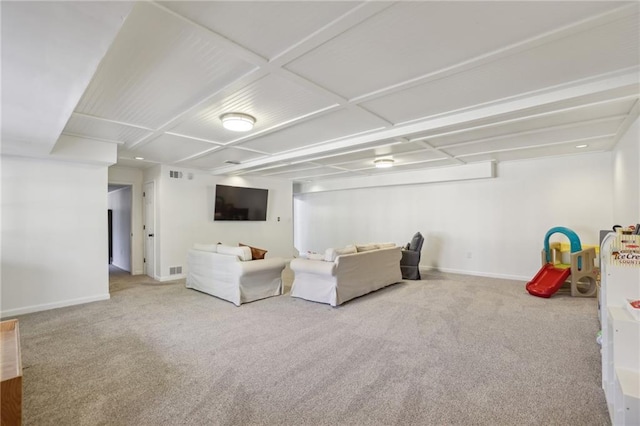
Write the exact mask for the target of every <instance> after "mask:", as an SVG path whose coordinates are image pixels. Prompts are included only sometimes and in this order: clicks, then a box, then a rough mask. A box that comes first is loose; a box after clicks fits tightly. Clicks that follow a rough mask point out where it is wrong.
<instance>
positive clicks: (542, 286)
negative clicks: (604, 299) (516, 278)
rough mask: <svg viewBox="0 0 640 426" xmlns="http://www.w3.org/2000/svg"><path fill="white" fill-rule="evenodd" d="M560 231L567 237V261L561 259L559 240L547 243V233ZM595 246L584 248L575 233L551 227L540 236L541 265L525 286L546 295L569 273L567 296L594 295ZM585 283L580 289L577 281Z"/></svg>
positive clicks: (562, 281)
mask: <svg viewBox="0 0 640 426" xmlns="http://www.w3.org/2000/svg"><path fill="white" fill-rule="evenodd" d="M555 233H560V234H563V235H565V236H566V237H567V238H569V242H570V246H571V256H570V259H571V260H570V262H571V263H570V264H564V263H562V244H561V243H552V244H549V237H551V235H553V234H555ZM595 262H596V249H595V247H589V248H584V249H583V247H582V244H581V243H580V238H578V235H577V234H576V233H575V232H573V231H572V230H571V229H569V228H565V227H561V226H559V227H555V228H551V229H550V230H549V231H548V232H547V234H546V235H545V237H544V248H543V250H542V268H541V269H540V271H538V273H537V274H536V275H535V277H533V279H532V280H531V281H529V282H528V283H527V285H526V286H525V288H526V289H527V291H528V292H529V294H531V295H533V296H538V297H544V298H549V297H551V296H552V295H553V294H554V293H556V292H557V291H558V290H559V289H560V287H562V285H563V284H564V282H565V281H566V280H567V279H568V278H569V277H571V296H574V297H594V296H595V295H596V291H597V279H598V272H599V271H598V268H596V267H595ZM585 283H586V284H587V288H586V290H581V288H580V286H579V284H585Z"/></svg>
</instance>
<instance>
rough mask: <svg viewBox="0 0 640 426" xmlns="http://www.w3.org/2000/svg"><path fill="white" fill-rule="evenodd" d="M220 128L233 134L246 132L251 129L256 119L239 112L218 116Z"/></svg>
mask: <svg viewBox="0 0 640 426" xmlns="http://www.w3.org/2000/svg"><path fill="white" fill-rule="evenodd" d="M220 120H222V126H223V127H224V128H225V129H227V130H232V131H234V132H248V131H249V130H251V129H253V125H254V124H255V123H256V119H255V118H253V117H252V116H250V115H247V114H242V113H240V112H229V113H227V114H222V115H221V116H220Z"/></svg>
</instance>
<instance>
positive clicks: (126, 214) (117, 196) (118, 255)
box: [107, 186, 132, 272]
mask: <svg viewBox="0 0 640 426" xmlns="http://www.w3.org/2000/svg"><path fill="white" fill-rule="evenodd" d="M107 202H108V207H109V209H111V211H112V220H113V222H112V223H113V230H112V240H113V260H112V262H111V263H112V264H113V265H114V266H117V267H118V268H120V269H122V270H123V271H127V272H131V213H132V212H131V187H130V186H127V187H124V188H120V189H117V190H115V191H111V192H109V194H108V196H107Z"/></svg>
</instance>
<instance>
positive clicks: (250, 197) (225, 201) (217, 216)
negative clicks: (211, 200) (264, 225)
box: [213, 185, 269, 220]
mask: <svg viewBox="0 0 640 426" xmlns="http://www.w3.org/2000/svg"><path fill="white" fill-rule="evenodd" d="M268 195H269V190H267V189H260V188H243V187H240V186H227V185H216V203H215V209H214V213H213V220H267V198H268Z"/></svg>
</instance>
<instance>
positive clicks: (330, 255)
mask: <svg viewBox="0 0 640 426" xmlns="http://www.w3.org/2000/svg"><path fill="white" fill-rule="evenodd" d="M357 252H358V250H357V249H356V246H354V245H350V246H346V247H344V248H340V249H337V248H328V249H326V250H325V252H324V261H325V262H333V261H335V260H336V257H338V256H340V255H342V254H354V253H357Z"/></svg>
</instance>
